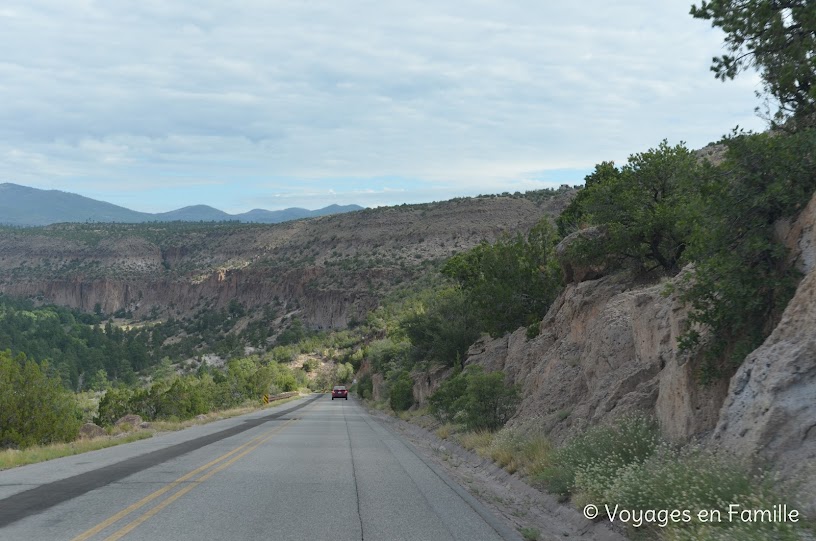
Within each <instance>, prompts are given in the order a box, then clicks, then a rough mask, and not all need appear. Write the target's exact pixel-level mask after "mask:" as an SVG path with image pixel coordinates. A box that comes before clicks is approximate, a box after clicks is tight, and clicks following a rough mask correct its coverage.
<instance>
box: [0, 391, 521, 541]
mask: <svg viewBox="0 0 816 541" xmlns="http://www.w3.org/2000/svg"><path fill="white" fill-rule="evenodd" d="M122 538H124V539H127V540H144V539H173V540H176V539H178V540H184V539H190V540H196V541H200V540H205V539H217V540H232V539H235V540H242V539H247V540H249V539H251V540H278V539H281V540H284V539H285V540H289V539H291V540H298V541H299V540H312V539H345V540H356V539H360V540H365V541H374V540H384V541H390V540H401V539H405V540H423V541H424V540H427V541H436V540H450V539H456V540H459V539H461V540H469V541H473V540H496V539H514V540H515V539H519V538H518V536H517V534H515V532H513V531H511V530H509V529H508V528H507V527H506V526H505V525H504V523H502V522H500V521H499V520H498V519H497V518H495V517H494V516H492V515H491V514H490V512H489V511H487V510H486V509H485V508H484V507H483V506H481V505H480V504H479V503H478V502H476V501H475V500H474V499H473V498H472V497H471V496H470V495H469V494H467V493H466V492H465V491H464V490H463V489H462V488H461V487H459V486H458V485H456V484H455V483H453V482H452V481H450V480H449V479H448V478H447V477H445V476H444V475H443V474H441V473H440V472H438V470H436V469H435V468H434V467H433V466H431V465H430V463H428V462H426V461H425V460H424V459H422V458H421V457H420V456H419V455H418V454H416V453H415V451H414V450H413V448H412V447H411V446H410V444H407V443H405V442H404V441H403V440H402V439H401V438H399V437H398V436H396V435H395V434H393V433H392V432H391V431H390V430H388V429H387V428H385V427H384V426H382V425H380V424H379V423H378V422H377V421H376V420H374V419H373V418H372V417H370V416H369V415H368V414H367V413H366V412H365V410H364V409H363V408H361V407H360V406H359V405H358V404H357V403H356V401H355V400H353V399H349V400H331V398H330V395H314V396H312V397H308V398H305V399H301V400H299V401H297V402H290V403H288V404H284V405H282V406H278V407H276V408H270V409H266V410H263V411H260V412H255V413H253V414H250V415H245V416H242V417H236V418H233V419H227V420H223V421H218V422H215V423H211V424H208V425H203V426H198V427H195V428H191V429H188V430H184V431H180V432H174V433H170V434H165V435H162V436H158V437H154V438H150V439H148V440H143V441H139V442H134V443H131V444H127V445H121V446H118V447H112V448H109V449H103V450H100V451H94V452H92V453H86V454H83V455H76V456H74V457H65V458H61V459H57V460H52V461H49V462H44V463H41V464H33V465H30V466H24V467H21V468H15V469H13V470H8V471H3V472H0V539H2V540H6V539H9V540H28V539H32V540H38V539H48V540H51V539H66V540H75V541H80V540H94V541H96V540H103V539H104V540H115V539H122Z"/></svg>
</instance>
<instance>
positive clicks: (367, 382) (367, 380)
mask: <svg viewBox="0 0 816 541" xmlns="http://www.w3.org/2000/svg"><path fill="white" fill-rule="evenodd" d="M373 393H374V382H373V380H372V379H371V374H365V375H364V376H362V377H361V378H360V379H359V380H358V381H357V394H358V395H360V398H362V399H365V400H370V399H371V397H372V395H373Z"/></svg>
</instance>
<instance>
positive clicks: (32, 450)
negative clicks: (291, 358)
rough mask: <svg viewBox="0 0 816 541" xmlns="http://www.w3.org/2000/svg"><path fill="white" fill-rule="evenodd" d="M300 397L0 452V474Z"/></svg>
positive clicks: (115, 429)
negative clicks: (0, 471)
mask: <svg viewBox="0 0 816 541" xmlns="http://www.w3.org/2000/svg"><path fill="white" fill-rule="evenodd" d="M298 398H300V397H298V396H292V397H289V398H282V399H281V400H275V401H274V402H270V403H269V405H264V406H262V407H259V406H257V405H246V406H241V407H238V408H232V409H228V410H223V411H214V412H210V413H208V414H206V415H204V416H203V417H202V418H201V419H198V418H196V419H188V420H186V421H156V422H152V423H150V428H149V429H144V430H140V429H136V428H133V427H131V426H130V425H122V426H119V427H111V428H109V429H107V431H108V435H107V436H101V437H99V438H93V439H90V440H88V439H79V440H76V441H73V442H70V443H52V444H50V445H37V446H34V447H29V448H28V449H22V450H16V449H5V450H2V451H0V470H6V469H9V468H16V467H17V466H25V465H26V464H35V463H37V462H45V461H46V460H52V459H55V458H61V457H64V456H71V455H78V454H80V453H87V452H89V451H96V450H97V449H105V448H107V447H113V446H115V445H121V444H123V443H130V442H133V441H138V440H144V439H147V438H150V437H152V436H153V435H154V434H156V433H159V432H173V431H176V430H184V429H185V428H189V427H191V426H196V425H203V424H207V423H211V422H213V421H218V420H221V419H229V418H230V417H237V416H238V415H244V414H246V413H252V412H253V411H257V410H260V409H266V408H270V407H272V406H280V405H281V404H285V403H287V402H291V401H292V400H296V399H298Z"/></svg>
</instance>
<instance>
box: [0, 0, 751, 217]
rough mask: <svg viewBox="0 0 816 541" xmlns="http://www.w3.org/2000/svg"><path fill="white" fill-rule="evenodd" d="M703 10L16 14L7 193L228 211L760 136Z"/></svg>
mask: <svg viewBox="0 0 816 541" xmlns="http://www.w3.org/2000/svg"><path fill="white" fill-rule="evenodd" d="M690 4H691V2H690V1H688V2H687V1H677V0H671V1H659V2H656V1H654V0H628V1H627V0H619V1H615V2H609V1H608V0H584V1H582V2H550V1H542V0H430V1H425V0H414V1H405V0H400V1H397V0H378V1H368V0H344V1H342V2H338V1H337V0H236V1H232V2H215V1H211V0H195V1H184V0H176V1H172V2H168V1H167V0H140V1H139V2H124V1H122V0H99V1H94V0H72V1H71V2H65V1H64V0H25V1H21V2H18V1H17V0H4V2H3V3H2V4H1V5H0V182H14V183H17V184H23V185H26V186H33V187H36V188H43V189H59V190H63V191H68V192H74V193H79V194H81V195H85V196H88V197H93V198H95V199H101V200H104V201H109V202H111V203H115V204H118V205H122V206H126V207H128V208H132V209H134V210H139V211H146V212H162V211H168V210H172V209H175V208H179V207H182V206H186V205H192V204H207V205H211V206H214V207H216V208H220V209H222V210H225V211H227V212H231V213H237V212H244V211H247V210H250V209H253V208H266V209H270V210H275V209H281V208H287V207H305V208H309V209H316V208H320V207H323V206H326V205H329V204H332V203H338V204H350V203H356V204H359V205H363V206H380V205H392V204H401V203H417V202H427V201H438V200H444V199H449V198H452V197H457V196H468V195H477V194H486V193H501V192H504V191H510V192H515V191H526V190H533V189H540V188H546V187H557V186H559V185H561V184H565V183H566V184H571V185H573V184H580V183H582V182H583V177H584V176H585V175H586V174H587V173H588V172H590V171H591V170H592V169H593V167H594V165H595V164H596V163H599V162H601V161H604V160H614V161H615V162H616V163H618V164H622V163H625V161H626V159H627V157H628V156H629V155H631V154H633V153H636V152H642V151H645V150H648V149H649V148H653V147H656V146H657V145H658V144H659V143H660V141H661V140H662V139H664V138H665V139H668V141H669V143H671V144H676V143H679V142H681V141H683V142H685V143H686V144H687V145H688V146H689V147H690V148H700V147H702V146H705V145H706V144H708V143H709V142H712V141H716V140H718V139H719V138H720V137H721V136H722V135H724V134H725V133H728V132H730V131H731V130H732V128H734V127H735V126H737V125H739V126H741V127H744V128H747V129H753V130H761V129H763V128H764V127H765V124H764V122H763V121H762V120H761V119H759V118H758V117H757V116H756V114H755V113H754V108H755V107H756V106H757V105H759V104H760V103H759V100H758V99H757V98H756V96H755V95H754V94H755V91H757V90H759V89H761V84H760V81H759V78H758V76H757V75H756V74H754V73H746V74H743V75H741V76H740V77H738V78H737V79H735V80H733V81H728V82H726V83H723V82H721V81H718V80H716V79H715V78H714V75H713V73H712V72H711V71H710V70H709V67H710V64H711V58H712V57H713V56H715V55H718V54H722V53H723V46H722V42H723V34H722V32H721V31H719V30H717V29H712V28H711V27H710V25H709V23H708V22H707V21H700V20H696V19H693V18H692V17H691V16H690V15H688V11H689V8H690Z"/></svg>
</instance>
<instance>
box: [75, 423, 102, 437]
mask: <svg viewBox="0 0 816 541" xmlns="http://www.w3.org/2000/svg"><path fill="white" fill-rule="evenodd" d="M105 434H107V432H105V429H104V428H102V427H101V426H99V425H95V424H93V423H85V424H84V425H82V427H81V428H80V429H79V437H80V438H85V439H92V438H98V437H100V436H104V435H105Z"/></svg>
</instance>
